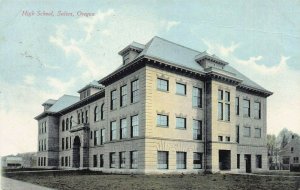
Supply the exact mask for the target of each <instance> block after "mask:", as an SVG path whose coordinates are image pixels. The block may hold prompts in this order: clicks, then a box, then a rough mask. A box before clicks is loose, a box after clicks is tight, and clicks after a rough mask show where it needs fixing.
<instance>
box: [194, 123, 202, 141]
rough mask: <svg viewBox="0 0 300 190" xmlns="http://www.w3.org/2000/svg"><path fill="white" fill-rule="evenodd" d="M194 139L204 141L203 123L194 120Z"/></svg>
mask: <svg viewBox="0 0 300 190" xmlns="http://www.w3.org/2000/svg"><path fill="white" fill-rule="evenodd" d="M193 139H194V140H202V121H199V120H193Z"/></svg>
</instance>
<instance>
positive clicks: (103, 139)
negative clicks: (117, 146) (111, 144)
mask: <svg viewBox="0 0 300 190" xmlns="http://www.w3.org/2000/svg"><path fill="white" fill-rule="evenodd" d="M104 142H105V129H101V143H100V144H103V143H104Z"/></svg>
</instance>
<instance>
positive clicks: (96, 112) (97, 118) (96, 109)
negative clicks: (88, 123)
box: [94, 106, 100, 121]
mask: <svg viewBox="0 0 300 190" xmlns="http://www.w3.org/2000/svg"><path fill="white" fill-rule="evenodd" d="M99 112H100V110H99V107H98V106H96V107H95V109H94V121H99Z"/></svg>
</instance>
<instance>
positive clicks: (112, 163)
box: [109, 152, 116, 168]
mask: <svg viewBox="0 0 300 190" xmlns="http://www.w3.org/2000/svg"><path fill="white" fill-rule="evenodd" d="M115 164H116V153H115V152H111V153H109V167H110V168H115V167H116V165H115Z"/></svg>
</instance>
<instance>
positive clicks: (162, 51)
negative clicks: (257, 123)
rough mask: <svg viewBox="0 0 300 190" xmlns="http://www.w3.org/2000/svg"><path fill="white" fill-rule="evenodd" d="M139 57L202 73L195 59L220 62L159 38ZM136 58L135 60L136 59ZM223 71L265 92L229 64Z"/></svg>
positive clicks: (150, 43) (148, 45) (155, 38)
mask: <svg viewBox="0 0 300 190" xmlns="http://www.w3.org/2000/svg"><path fill="white" fill-rule="evenodd" d="M141 56H147V57H151V58H154V59H158V60H161V61H165V62H168V63H170V64H174V65H177V66H183V67H187V68H190V69H193V70H197V71H200V72H204V73H205V70H204V68H203V67H202V66H201V65H200V64H199V63H197V62H196V59H197V58H199V57H201V56H210V57H212V58H215V59H216V60H220V61H222V62H224V63H226V62H225V61H223V60H221V59H220V58H219V57H217V56H215V55H209V54H208V53H207V52H205V51H204V52H199V51H196V50H193V49H191V48H188V47H184V46H182V45H179V44H176V43H174V42H170V41H168V40H165V39H162V38H160V37H157V36H155V37H153V38H152V39H151V40H150V41H149V42H148V43H147V44H146V45H145V48H144V49H143V51H142V52H141V53H140V54H139V55H138V57H137V58H139V57H141ZM137 58H136V59H137ZM224 70H225V71H228V72H231V73H233V74H234V75H235V77H236V78H238V79H241V80H242V83H241V84H242V85H245V86H248V87H253V88H255V89H260V90H264V91H266V89H265V88H263V87H262V86H260V85H258V84H257V83H255V82H254V81H252V80H250V79H249V78H248V77H246V76H245V75H243V74H242V73H240V72H239V71H237V70H236V69H234V68H233V67H231V66H230V65H229V64H228V65H226V66H225V67H224Z"/></svg>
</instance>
